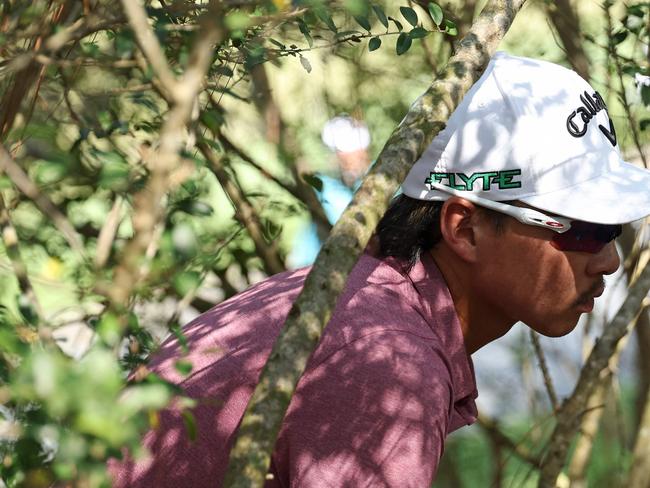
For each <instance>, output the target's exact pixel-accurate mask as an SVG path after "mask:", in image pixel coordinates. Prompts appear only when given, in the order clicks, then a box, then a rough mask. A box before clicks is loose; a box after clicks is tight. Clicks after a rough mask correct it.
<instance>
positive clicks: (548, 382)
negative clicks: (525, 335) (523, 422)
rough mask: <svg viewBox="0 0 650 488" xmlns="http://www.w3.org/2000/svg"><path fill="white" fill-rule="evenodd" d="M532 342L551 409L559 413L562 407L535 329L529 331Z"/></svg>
mask: <svg viewBox="0 0 650 488" xmlns="http://www.w3.org/2000/svg"><path fill="white" fill-rule="evenodd" d="M529 332H530V340H531V342H532V343H533V348H534V349H535V355H536V356H537V361H539V367H540V369H541V370H542V376H543V377H544V385H545V386H546V392H547V393H548V398H549V400H550V401H551V407H552V408H553V411H554V412H555V411H557V409H558V406H559V405H560V404H559V402H558V401H557V394H556V393H555V387H554V386H553V379H552V378H551V375H550V373H549V371H548V366H547V364H546V356H545V355H544V350H543V349H542V345H541V344H540V343H539V337H538V336H537V332H535V331H534V330H533V329H529Z"/></svg>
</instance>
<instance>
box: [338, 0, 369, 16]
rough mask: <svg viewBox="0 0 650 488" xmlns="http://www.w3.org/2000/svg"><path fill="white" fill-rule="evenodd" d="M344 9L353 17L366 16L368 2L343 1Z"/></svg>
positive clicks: (365, 0)
mask: <svg viewBox="0 0 650 488" xmlns="http://www.w3.org/2000/svg"><path fill="white" fill-rule="evenodd" d="M343 5H344V7H345V8H346V10H347V11H348V12H350V13H351V14H352V15H353V16H355V15H358V16H362V17H367V16H368V2H367V0H345V1H344V2H343Z"/></svg>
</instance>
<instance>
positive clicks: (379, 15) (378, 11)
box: [372, 5, 388, 29]
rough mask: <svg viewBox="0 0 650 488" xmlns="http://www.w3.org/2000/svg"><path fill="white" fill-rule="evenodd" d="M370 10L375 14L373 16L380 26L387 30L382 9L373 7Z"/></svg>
mask: <svg viewBox="0 0 650 488" xmlns="http://www.w3.org/2000/svg"><path fill="white" fill-rule="evenodd" d="M372 10H373V11H374V12H375V15H376V16H377V18H378V19H379V22H381V23H382V25H383V26H384V27H386V29H388V18H387V17H386V14H385V13H384V11H383V9H382V8H381V7H380V6H379V5H373V6H372Z"/></svg>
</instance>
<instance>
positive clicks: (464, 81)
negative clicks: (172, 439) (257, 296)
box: [226, 0, 525, 487]
mask: <svg viewBox="0 0 650 488" xmlns="http://www.w3.org/2000/svg"><path fill="white" fill-rule="evenodd" d="M524 3H525V0H490V1H489V2H488V3H487V5H486V7H485V8H484V10H483V12H482V13H481V15H480V17H479V18H478V19H477V21H476V22H475V24H474V25H473V26H472V29H471V30H470V32H469V33H468V34H467V35H466V36H465V37H464V38H463V39H462V40H461V41H460V43H459V47H458V51H457V53H456V54H455V55H454V56H453V57H452V58H451V59H450V60H449V63H448V65H447V67H446V69H445V70H444V71H443V72H442V74H441V75H440V77H439V79H437V80H435V81H434V82H433V83H432V85H431V86H430V87H429V88H428V89H427V91H426V92H425V93H424V94H423V95H421V96H420V97H419V98H418V99H417V100H416V101H415V103H414V104H413V105H412V107H411V109H410V110H409V112H408V113H407V114H406V117H405V118H404V120H403V121H402V122H401V123H400V125H399V126H398V127H397V128H396V129H395V131H394V132H393V134H392V135H391V137H390V138H389V140H388V142H387V143H386V145H385V146H384V149H383V150H382V151H381V154H380V155H379V157H378V160H377V162H376V164H375V165H374V167H373V169H372V170H371V171H370V172H369V173H368V175H367V176H366V177H365V178H364V180H363V183H362V184H361V187H360V188H359V190H358V191H357V192H356V193H355V195H354V198H353V199H352V202H351V203H350V205H348V207H347V208H346V210H345V212H344V213H343V215H342V216H341V218H340V219H339V221H338V222H337V223H336V225H335V226H334V228H333V229H332V232H331V234H330V237H329V238H328V239H327V241H326V242H325V244H324V246H323V248H322V249H321V251H320V253H319V255H318V257H317V258H316V263H315V265H314V267H313V269H312V271H311V272H310V273H309V275H308V277H307V280H306V282H305V286H304V289H303V291H302V292H301V294H300V296H299V297H298V299H297V300H296V302H295V303H294V305H293V307H292V309H291V311H290V312H289V316H288V318H287V322H286V323H285V326H284V328H283V330H282V332H281V333H280V337H279V338H278V340H277V341H276V343H275V346H274V348H273V351H272V352H271V355H270V358H269V361H268V362H267V364H266V366H265V368H264V370H263V371H262V374H261V377H260V380H259V383H258V385H257V387H256V389H255V392H254V394H253V397H252V399H251V401H250V403H249V405H248V408H247V410H246V414H245V415H244V418H243V420H242V424H241V427H240V430H239V435H238V438H237V441H236V444H235V446H234V447H233V449H232V451H231V456H230V465H229V470H228V473H227V475H226V485H227V486H237V487H240V486H252V485H261V484H262V483H263V481H264V479H265V474H266V471H267V469H268V465H269V459H270V452H271V449H272V447H273V443H274V441H275V438H276V435H277V433H278V431H279V429H280V425H281V422H282V418H283V416H284V412H285V410H286V408H287V406H288V404H289V400H290V398H291V395H292V393H293V391H294V389H295V385H296V384H297V382H298V379H299V378H300V375H301V374H302V371H303V369H304V367H305V364H306V362H307V358H308V357H309V355H310V353H311V351H312V350H313V348H314V347H315V345H316V344H317V342H318V340H319V338H320V335H321V332H322V330H323V328H324V327H325V325H326V324H327V322H328V321H329V318H330V316H331V313H332V310H333V308H334V305H335V304H336V299H337V297H338V295H339V294H340V293H341V292H342V290H343V288H344V286H345V282H346V279H347V276H348V274H349V273H350V271H351V270H352V268H353V267H354V265H355V264H356V262H357V260H358V258H359V255H360V254H361V252H362V251H363V249H364V248H365V247H366V244H367V243H368V240H369V239H370V236H371V234H372V232H373V231H374V229H375V226H376V224H377V222H378V221H379V219H380V218H381V216H382V215H383V213H384V212H385V210H386V208H387V207H388V203H389V201H390V199H391V197H392V196H393V195H394V193H395V191H396V190H397V188H398V187H399V185H400V183H401V182H402V181H403V180H404V178H405V177H406V174H407V172H408V171H409V169H410V168H411V166H412V165H413V163H414V162H415V161H416V160H417V158H418V157H419V156H420V155H421V154H422V152H423V151H424V150H425V149H426V147H427V146H428V145H429V143H430V142H431V140H432V139H433V138H434V137H435V136H436V135H437V134H438V132H440V131H441V130H442V129H443V128H444V127H445V124H446V121H447V120H448V118H449V116H450V115H451V113H452V112H453V111H454V109H455V108H456V107H457V106H458V104H459V103H460V101H461V99H462V98H463V96H464V95H465V93H466V92H467V90H469V88H470V87H471V86H472V84H473V83H474V82H476V80H477V79H478V78H479V77H480V75H481V74H482V72H483V71H484V69H485V67H486V65H487V63H488V61H489V59H490V57H491V55H492V54H493V53H494V52H495V51H496V49H497V46H498V44H499V41H500V40H501V39H502V38H503V36H504V35H505V33H506V32H507V30H508V28H509V27H510V25H511V24H512V21H513V20H514V17H515V15H516V13H517V11H518V10H519V9H520V8H521V7H522V5H523V4H524Z"/></svg>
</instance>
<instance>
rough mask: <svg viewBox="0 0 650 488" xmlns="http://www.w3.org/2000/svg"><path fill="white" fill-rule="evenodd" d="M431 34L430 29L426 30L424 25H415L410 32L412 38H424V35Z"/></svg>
mask: <svg viewBox="0 0 650 488" xmlns="http://www.w3.org/2000/svg"><path fill="white" fill-rule="evenodd" d="M428 35H429V31H428V30H426V29H425V28H424V27H414V28H413V29H411V32H409V37H410V38H411V39H422V38H423V37H427V36H428Z"/></svg>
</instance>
